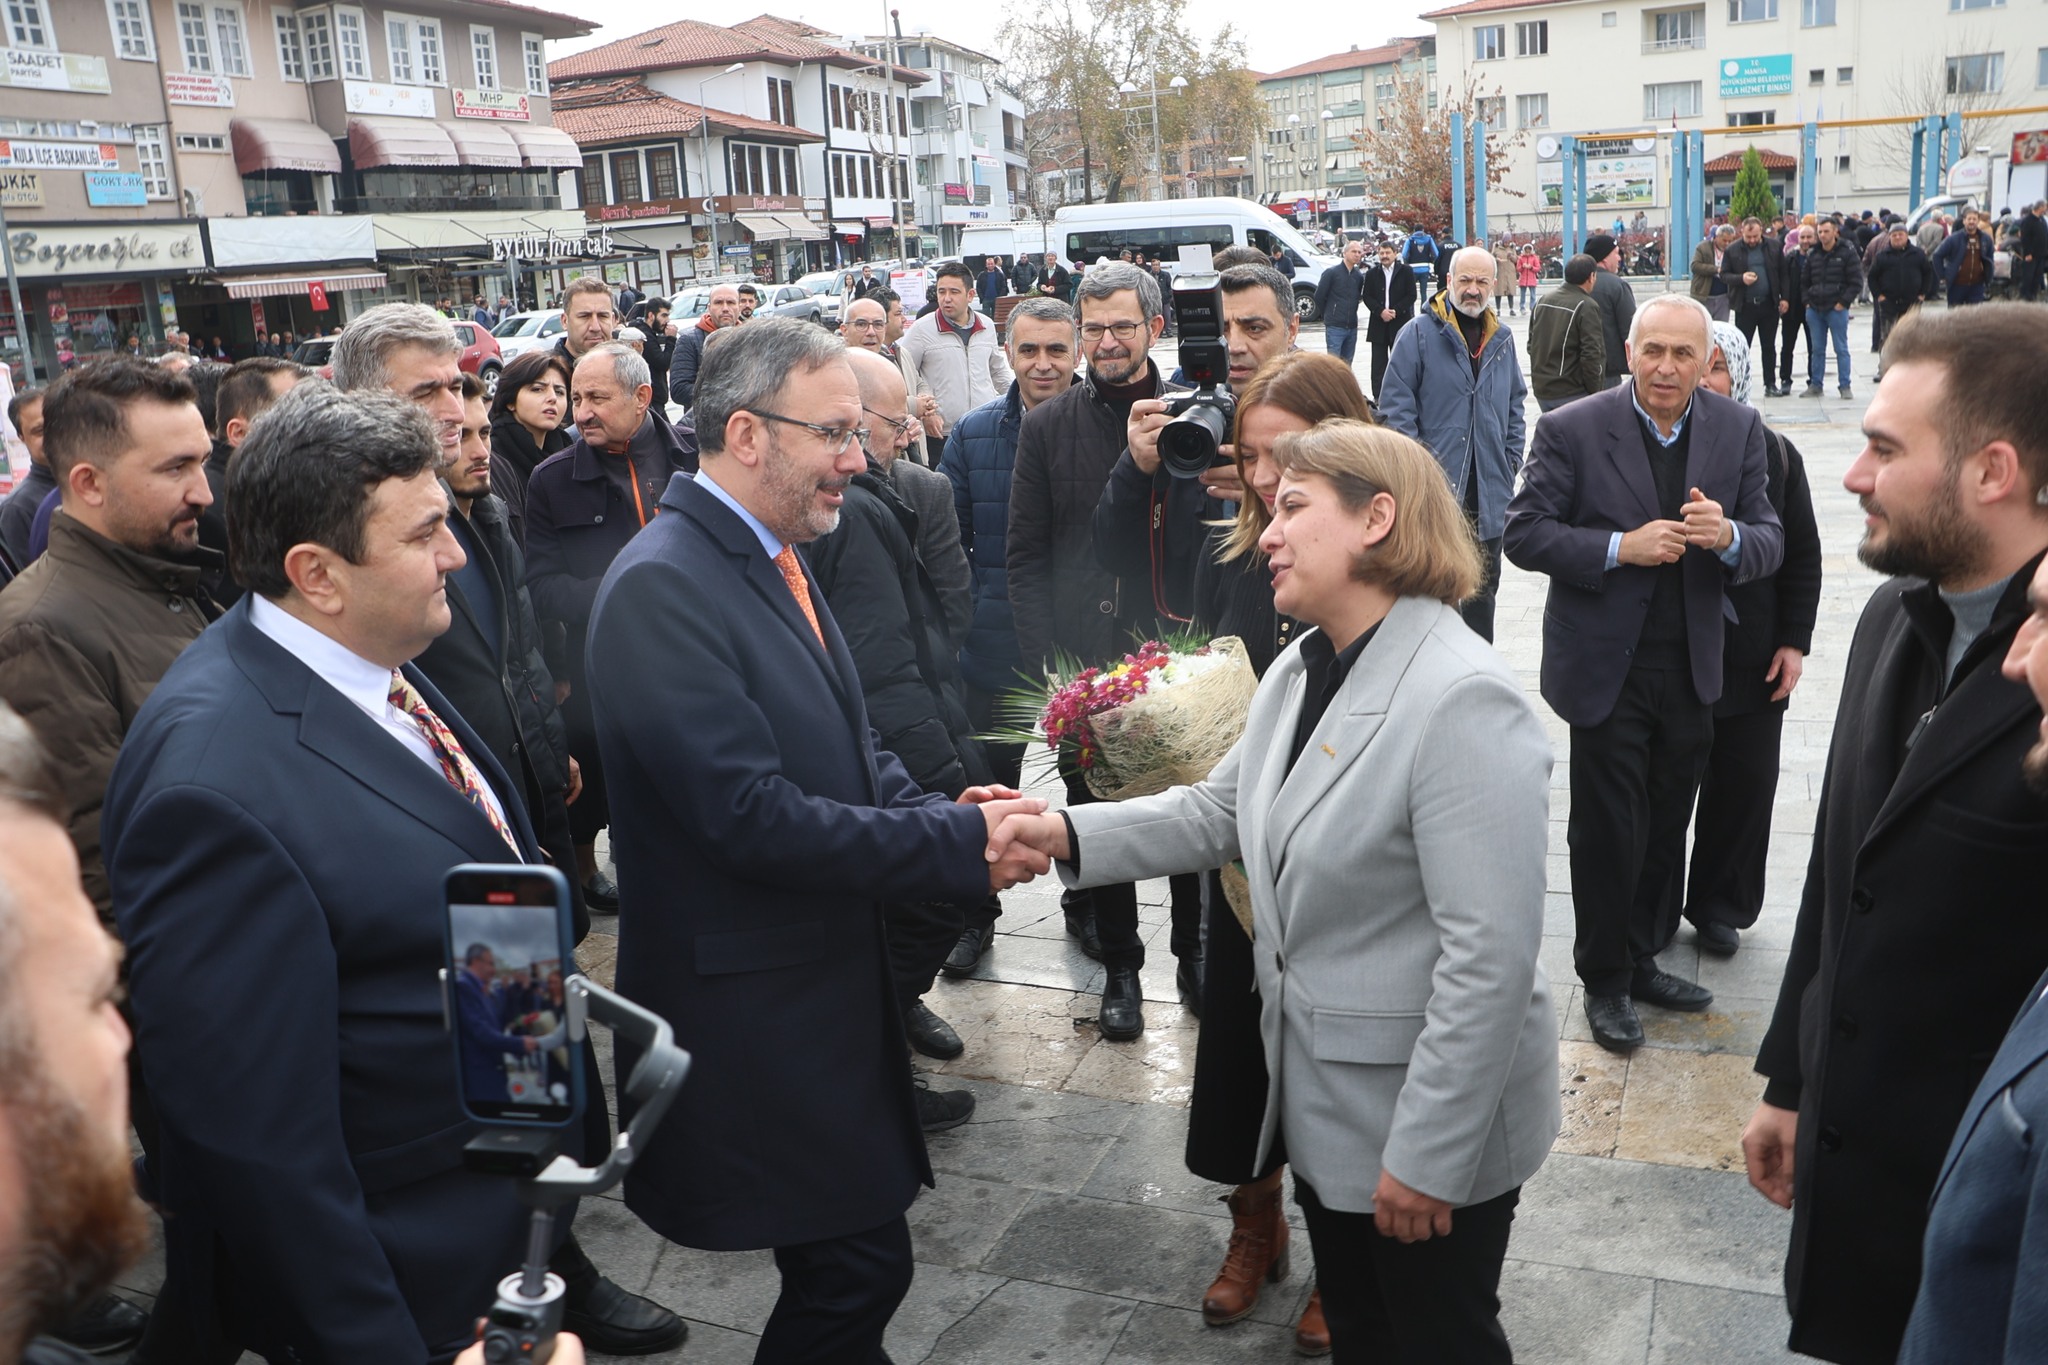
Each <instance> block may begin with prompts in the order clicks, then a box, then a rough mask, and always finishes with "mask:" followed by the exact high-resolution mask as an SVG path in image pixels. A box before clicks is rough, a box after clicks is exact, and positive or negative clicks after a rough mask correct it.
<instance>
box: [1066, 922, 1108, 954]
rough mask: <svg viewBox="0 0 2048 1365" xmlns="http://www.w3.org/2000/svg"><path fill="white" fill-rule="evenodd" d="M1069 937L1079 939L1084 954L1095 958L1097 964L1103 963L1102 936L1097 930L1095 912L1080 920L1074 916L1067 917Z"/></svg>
mask: <svg viewBox="0 0 2048 1365" xmlns="http://www.w3.org/2000/svg"><path fill="white" fill-rule="evenodd" d="M1067 937H1068V938H1072V939H1079V940H1080V943H1081V951H1082V952H1083V953H1086V954H1087V955H1088V956H1089V957H1092V958H1094V959H1095V960H1096V961H1097V962H1100V961H1102V936H1101V935H1100V934H1099V933H1097V932H1096V930H1095V912H1094V911H1093V910H1090V911H1089V912H1088V913H1087V914H1086V915H1085V916H1083V917H1081V918H1079V919H1076V918H1075V917H1074V916H1073V915H1068V916H1067Z"/></svg>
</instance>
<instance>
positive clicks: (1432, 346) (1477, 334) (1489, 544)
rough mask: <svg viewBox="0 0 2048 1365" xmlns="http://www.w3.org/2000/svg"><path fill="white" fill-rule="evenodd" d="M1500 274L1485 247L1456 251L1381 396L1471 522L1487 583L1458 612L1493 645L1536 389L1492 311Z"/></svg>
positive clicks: (1391, 421)
mask: <svg viewBox="0 0 2048 1365" xmlns="http://www.w3.org/2000/svg"><path fill="white" fill-rule="evenodd" d="M1497 269H1498V265H1497V263H1496V262H1495V261H1494V259H1493V253H1492V252H1490V251H1488V250H1487V249H1486V248H1485V247H1481V246H1468V247H1466V248H1465V249H1464V250H1462V251H1458V252H1454V253H1453V254H1452V256H1451V260H1450V265H1449V267H1448V268H1447V270H1446V274H1447V276H1448V279H1447V280H1446V282H1445V287H1444V289H1443V290H1441V291H1440V292H1439V293H1438V294H1437V296H1436V297H1435V298H1434V299H1431V300H1430V302H1429V306H1428V308H1427V309H1425V310H1424V316H1423V317H1421V318H1420V319H1418V320H1417V321H1416V323H1415V325H1414V326H1412V327H1407V328H1404V329H1402V332H1401V335H1400V337H1399V339H1398V340H1396V341H1395V342H1394V354H1393V356H1392V358H1391V359H1390V360H1389V361H1388V362H1387V373H1386V379H1385V383H1384V385H1383V386H1382V387H1381V389H1380V392H1379V404H1380V420H1381V421H1382V422H1385V423H1386V424H1387V425H1388V426H1390V427H1392V428H1393V429H1394V430H1396V431H1398V432H1400V433H1402V434H1403V435H1405V436H1413V437H1414V438H1415V439H1416V440H1418V441H1420V442H1422V444H1424V445H1425V446H1427V447H1429V452H1430V454H1432V455H1434V456H1436V462H1437V463H1438V464H1439V465H1441V466H1443V471H1444V477H1445V478H1447V479H1449V480H1450V481H1451V491H1452V492H1453V493H1455V494H1457V495H1458V500H1459V505H1460V506H1462V507H1463V508H1464V509H1465V519H1466V520H1467V521H1469V522H1470V523H1471V524H1472V534H1473V535H1474V536H1476V537H1477V538H1478V540H1479V549H1480V553H1481V554H1482V555H1483V556H1484V557H1485V564H1484V577H1483V578H1482V580H1481V582H1480V585H1479V591H1478V592H1477V593H1475V594H1473V595H1472V596H1471V597H1470V598H1468V599H1466V601H1465V602H1463V603H1462V604H1461V605H1460V606H1459V608H1458V610H1459V612H1460V613H1461V614H1462V615H1463V616H1464V618H1465V624H1466V625H1468V626H1470V627H1472V629H1473V630H1474V631H1476V632H1477V633H1478V634H1479V637H1480V638H1481V639H1483V640H1486V641H1488V642H1489V643H1490V642H1491V641H1492V640H1493V601H1494V597H1495V596H1496V595H1497V594H1498V593H1499V592H1500V541H1501V529H1502V526H1503V524H1504V523H1505V521H1506V519H1507V512H1508V499H1509V498H1511V497H1513V496H1514V493H1515V475H1516V473H1517V472H1518V471H1519V470H1520V469H1521V467H1522V441H1523V429H1524V425H1525V422H1526V419H1525V418H1524V417H1523V415H1522V407H1523V401H1522V400H1523V399H1524V398H1525V397H1526V396H1527V395H1528V391H1529V390H1528V386H1527V385H1526V384H1524V383H1523V381H1522V361H1521V357H1520V356H1518V355H1517V354H1516V353H1515V338H1514V334H1513V333H1512V332H1510V331H1508V329H1507V328H1506V327H1505V326H1504V325H1503V324H1502V323H1501V320H1500V318H1499V317H1498V316H1496V315H1495V313H1494V311H1493V309H1492V308H1491V307H1490V306H1489V305H1488V299H1490V298H1491V297H1492V294H1493V285H1494V273H1495V271H1496V270H1497ZM1432 357H1433V358H1432Z"/></svg>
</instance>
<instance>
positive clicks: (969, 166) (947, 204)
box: [861, 33, 1030, 255]
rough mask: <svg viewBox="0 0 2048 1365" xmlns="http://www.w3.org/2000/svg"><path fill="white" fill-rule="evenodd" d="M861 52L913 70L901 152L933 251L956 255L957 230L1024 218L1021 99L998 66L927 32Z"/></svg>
mask: <svg viewBox="0 0 2048 1365" xmlns="http://www.w3.org/2000/svg"><path fill="white" fill-rule="evenodd" d="M861 51H863V52H865V53H866V54H867V55H868V56H870V57H873V58H875V59H876V60H889V61H893V62H896V63H897V64H899V65H901V66H904V67H908V68H910V69H912V70H915V71H917V72H919V73H920V74H922V75H923V76H924V78H925V79H924V81H923V82H922V83H921V84H920V85H918V86H917V87H916V89H915V90H913V91H912V92H911V94H910V105H909V111H908V112H909V127H908V136H907V139H906V140H905V141H906V146H907V148H908V153H909V155H910V156H911V158H912V166H913V171H914V180H915V185H914V190H915V195H916V201H915V207H916V211H917V223H918V227H919V228H920V230H921V234H922V235H923V236H926V237H931V238H934V239H935V240H936V245H935V246H934V247H933V248H932V250H933V252H934V253H936V254H941V255H957V254H959V246H960V229H961V228H963V227H969V226H988V225H999V224H1003V223H1008V222H1011V221H1014V220H1015V219H1017V218H1020V217H1023V216H1026V211H1027V210H1026V205H1027V201H1028V199H1029V198H1030V196H1029V194H1028V193H1027V188H1028V185H1029V177H1030V167H1029V163H1028V162H1027V161H1026V160H1025V154H1024V100H1023V98H1022V97H1021V96H1020V95H1018V93H1017V92H1016V91H1015V90H1014V89H1012V88H1011V87H1010V86H1009V85H1008V84H1006V83H1005V81H1004V79H1003V71H1002V63H1000V62H999V61H997V60H996V59H995V58H994V57H991V56H988V55H987V54H985V53H981V52H976V51H974V50H973V49H972V48H967V47H962V46H961V45H960V44H958V43H952V42H947V41H946V40H944V39H942V38H937V37H934V36H933V35H932V34H930V33H918V34H914V35H911V36H909V37H906V38H900V39H899V38H893V37H886V36H885V37H869V38H866V39H863V40H862V42H861Z"/></svg>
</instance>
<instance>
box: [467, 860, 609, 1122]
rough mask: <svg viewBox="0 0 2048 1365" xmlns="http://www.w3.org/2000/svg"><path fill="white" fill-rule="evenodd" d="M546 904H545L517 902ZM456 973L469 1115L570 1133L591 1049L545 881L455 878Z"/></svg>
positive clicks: (556, 908) (571, 964)
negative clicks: (585, 1045) (584, 1055)
mask: <svg viewBox="0 0 2048 1365" xmlns="http://www.w3.org/2000/svg"><path fill="white" fill-rule="evenodd" d="M542 894H545V895H546V898H547V903H546V904H542V905H534V904H517V903H510V902H515V901H524V900H528V899H532V898H536V897H538V896H540V895H542ZM449 895H450V904H449V906H448V929H449V943H450V945H451V955H452V958H453V960H452V961H451V962H450V963H449V965H448V971H449V979H450V981H451V983H452V987H453V988H452V990H451V992H450V994H451V997H452V999H451V1003H452V1005H453V1014H454V1022H455V1052H456V1061H457V1065H458V1068H459V1072H460V1077H461V1084H462V1101H463V1106H464V1107H465V1108H466V1109H467V1110H468V1111H469V1112H470V1113H471V1114H472V1115H473V1116H475V1117H476V1118H479V1119H484V1120H487V1121H496V1122H501V1123H502V1122H507V1121H511V1122H523V1123H537V1124H563V1123H567V1122H569V1120H570V1119H571V1118H573V1117H574V1116H575V1113H576V1098H577V1091H578V1088H579V1084H578V1083H579V1082H580V1080H581V1079H582V1078H581V1074H580V1073H581V1069H582V1067H581V1049H580V1048H578V1047H576V1046H573V1045H572V1044H571V1043H570V1041H569V1036H568V1025H569V1011H568V1003H567V996H566V993H565V990H564V984H563V983H564V982H565V981H566V979H567V977H568V976H569V974H570V973H572V972H574V971H575V969H576V968H575V963H574V961H573V960H571V959H569V958H568V956H567V954H566V952H565V950H564V947H563V932H562V914H561V910H560V907H559V906H558V905H557V904H556V901H555V897H554V894H553V891H552V889H551V888H550V887H549V885H548V883H547V882H546V881H544V880H540V879H534V880H533V881H532V882H530V883H528V884H526V885H518V884H515V883H509V882H508V883H505V884H503V885H501V887H499V888H485V887H481V886H470V885H464V884H463V883H462V882H461V881H457V880H455V879H451V885H450V887H449Z"/></svg>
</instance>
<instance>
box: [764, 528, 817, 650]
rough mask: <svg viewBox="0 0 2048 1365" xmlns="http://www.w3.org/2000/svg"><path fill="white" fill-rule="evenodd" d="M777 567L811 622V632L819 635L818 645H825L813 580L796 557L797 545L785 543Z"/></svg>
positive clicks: (776, 561) (776, 560) (799, 606)
mask: <svg viewBox="0 0 2048 1365" xmlns="http://www.w3.org/2000/svg"><path fill="white" fill-rule="evenodd" d="M775 567H776V568H778V569H780V570H782V581H783V582H784V583H787V584H788V585H789V593H790V596H792V597H794V598H796V604H797V607H798V609H799V610H801V611H802V612H803V614H804V620H806V621H809V622H810V623H811V634H813V635H815V636H817V637H818V647H819V648H820V649H823V648H824V647H825V628H824V627H823V626H821V625H819V624H818V609H817V608H816V607H814V606H812V605H811V580H810V579H808V578H806V577H804V566H803V564H802V562H801V561H799V560H798V559H797V557H796V547H795V546H794V545H785V546H783V547H782V553H781V554H779V555H777V556H775Z"/></svg>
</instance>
